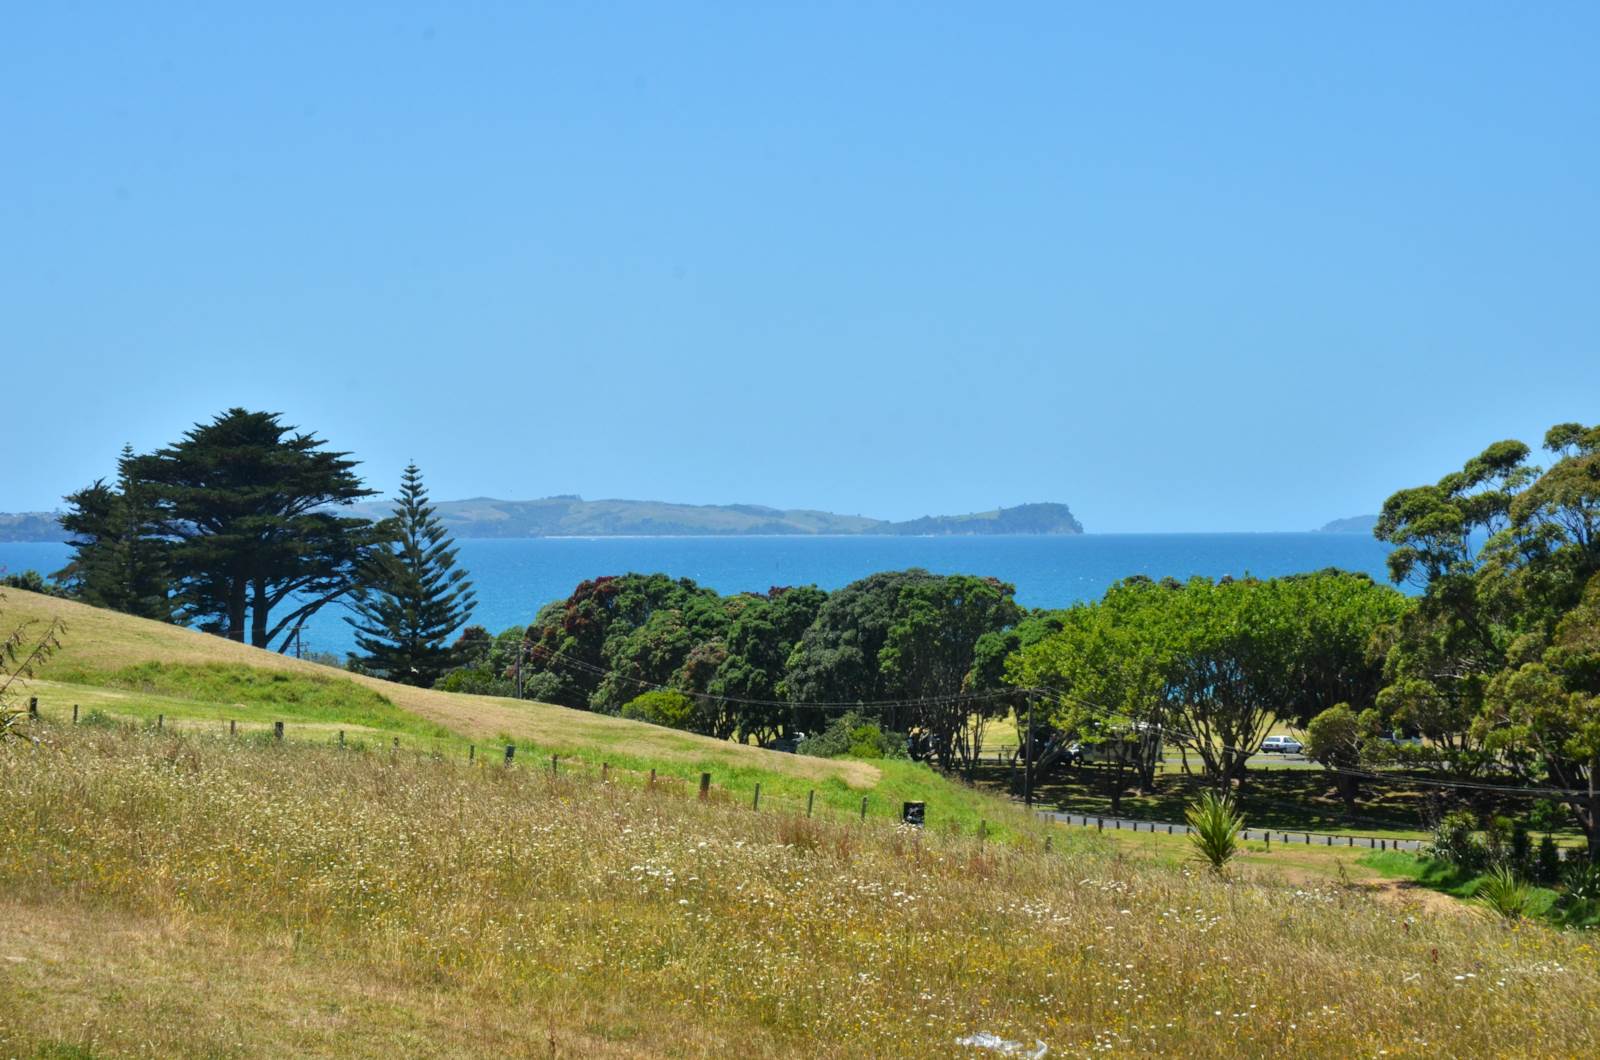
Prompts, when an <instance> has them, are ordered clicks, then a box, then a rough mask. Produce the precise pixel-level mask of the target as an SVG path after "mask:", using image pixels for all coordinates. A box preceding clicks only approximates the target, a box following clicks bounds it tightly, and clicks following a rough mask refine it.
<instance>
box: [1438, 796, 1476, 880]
mask: <svg viewBox="0 0 1600 1060" xmlns="http://www.w3.org/2000/svg"><path fill="white" fill-rule="evenodd" d="M1477 825H1478V822H1477V819H1476V818H1474V817H1473V816H1472V814H1470V813H1468V812H1467V811H1465V810H1455V811H1452V812H1451V813H1447V814H1445V815H1444V816H1443V817H1441V818H1439V822H1438V823H1437V824H1435V825H1434V826H1433V837H1432V839H1431V840H1430V841H1429V843H1428V849H1427V850H1426V853H1427V855H1428V856H1429V857H1432V858H1437V859H1438V860H1440V861H1444V862H1448V863H1449V864H1451V865H1454V866H1455V867H1456V868H1458V869H1461V870H1462V871H1464V872H1472V873H1475V872H1477V871H1479V870H1480V869H1482V868H1483V866H1484V863H1485V861H1486V860H1487V859H1486V856H1485V851H1484V847H1483V844H1482V843H1480V842H1478V839H1477V836H1476V835H1475V834H1474V833H1475V832H1476V831H1477Z"/></svg>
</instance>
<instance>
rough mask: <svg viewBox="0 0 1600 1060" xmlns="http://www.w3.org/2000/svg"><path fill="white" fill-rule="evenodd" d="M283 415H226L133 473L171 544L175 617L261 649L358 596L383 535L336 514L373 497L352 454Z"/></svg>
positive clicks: (283, 641)
mask: <svg viewBox="0 0 1600 1060" xmlns="http://www.w3.org/2000/svg"><path fill="white" fill-rule="evenodd" d="M324 444H325V443H324V442H323V441H322V439H320V438H318V437H316V436H315V435H313V434H310V433H302V432H300V431H299V430H298V429H297V428H294V427H290V426H287V425H285V424H284V423H283V422H282V421H281V420H280V418H279V415H278V414H277V413H271V412H250V411H247V410H245V409H242V408H232V409H228V410H227V411H226V412H223V413H222V414H220V415H218V416H217V417H216V418H214V419H213V420H211V422H209V423H201V424H196V425H195V426H194V428H193V429H191V430H189V431H187V432H185V434H184V436H183V438H182V439H180V440H179V441H177V442H175V443H173V444H172V445H170V446H168V447H166V448H165V449H159V450H157V451H156V452H154V453H151V454H149V455H147V456H139V457H135V458H133V460H131V461H130V462H129V476H130V479H131V480H133V481H137V482H138V483H139V485H140V487H141V488H142V489H144V490H145V491H147V495H148V496H149V497H150V499H151V500H150V503H151V506H152V507H153V509H154V510H155V512H156V514H157V516H158V518H159V532H160V535H161V536H162V537H163V538H164V539H165V540H166V541H167V548H166V553H165V554H166V559H167V563H168V568H169V569H170V570H171V572H172V587H173V597H172V599H173V602H174V603H175V604H176V605H177V614H178V617H179V618H180V619H181V620H183V621H185V622H196V623H198V624H199V626H200V628H201V629H203V630H206V631H207V632H212V633H220V634H223V635H225V636H227V637H229V638H230V639H233V640H239V641H243V640H246V639H247V638H248V640H249V643H251V644H254V645H255V646H256V647H258V648H269V647H272V646H273V644H274V642H276V644H277V647H278V649H279V650H280V651H282V650H286V649H287V648H288V646H289V644H290V643H291V642H292V641H293V639H294V634H295V631H296V630H297V629H298V628H299V627H300V626H301V625H303V624H304V623H305V621H306V619H308V618H310V617H311V616H312V615H313V614H315V613H316V612H317V611H318V610H320V609H321V608H323V607H325V606H327V605H328V604H330V603H332V602H334V601H335V600H339V599H340V598H342V597H344V596H345V595H346V594H348V593H350V592H352V591H353V590H354V589H355V588H356V587H357V576H358V573H359V572H360V570H361V568H362V566H363V564H364V563H365V562H366V560H367V557H368V556H369V555H372V554H374V553H375V552H380V551H382V546H383V542H384V533H383V532H382V531H381V530H380V528H379V527H378V526H377V525H375V524H374V523H372V522H371V521H370V520H367V519H361V518H352V517H347V516H341V515H339V514H337V512H338V509H339V508H341V507H344V506H348V505H350V504H352V503H354V502H356V501H359V500H361V499H362V498H364V497H369V496H371V495H372V494H373V492H374V491H373V490H369V489H366V488H365V487H364V486H363V485H362V484H361V479H360V478H359V477H357V476H356V474H355V471H354V468H355V467H356V462H355V461H354V460H351V459H348V457H349V454H348V453H340V452H329V451H327V450H326V449H324V448H323V446H324Z"/></svg>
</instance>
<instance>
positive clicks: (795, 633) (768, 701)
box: [705, 585, 828, 745]
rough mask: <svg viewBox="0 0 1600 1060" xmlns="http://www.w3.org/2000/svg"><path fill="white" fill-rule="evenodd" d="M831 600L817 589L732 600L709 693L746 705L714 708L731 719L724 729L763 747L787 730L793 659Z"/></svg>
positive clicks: (776, 590) (777, 590) (786, 590)
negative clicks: (787, 701)
mask: <svg viewBox="0 0 1600 1060" xmlns="http://www.w3.org/2000/svg"><path fill="white" fill-rule="evenodd" d="M827 598H828V594H827V593H824V592H823V591H822V590H821V589H818V588H817V587H816V586H814V585H805V586H800V587H798V588H774V589H772V590H770V591H769V592H768V593H767V595H765V596H755V595H750V594H746V595H741V596H737V597H734V598H732V600H731V601H730V608H731V611H732V615H733V618H732V621H731V622H730V623H729V625H728V630H727V634H726V636H725V638H724V645H725V654H724V655H723V656H722V657H721V659H720V661H719V662H718V663H717V668H716V671H715V672H714V673H713V674H712V676H711V678H710V680H709V681H707V682H706V686H705V690H706V691H707V692H709V693H711V694H712V695H715V696H726V697H729V698H731V699H738V700H744V701H747V702H739V703H722V704H719V705H718V706H717V708H716V709H718V710H719V711H720V712H722V713H725V714H728V715H731V717H730V718H728V719H727V720H726V721H724V722H723V725H722V727H730V726H731V728H732V729H733V730H734V731H735V732H736V733H738V734H740V735H741V736H746V735H748V736H751V737H754V738H755V740H756V742H757V743H760V744H762V745H766V744H768V743H770V742H771V741H772V740H774V739H776V738H777V737H778V736H780V735H782V734H783V733H786V732H787V731H788V729H789V724H790V717H791V714H792V711H791V710H790V708H789V707H787V706H786V705H784V700H785V698H786V696H787V692H788V686H787V683H786V680H785V678H786V675H787V672H788V665H789V656H790V655H791V654H792V653H793V651H794V647H795V645H796V644H798V643H799V641H800V638H801V637H802V636H804V635H805V631H806V630H807V629H809V628H810V626H811V623H812V622H814V621H815V620H816V616H817V612H818V611H819V610H820V609H821V608H822V604H823V601H825V600H826V599H827Z"/></svg>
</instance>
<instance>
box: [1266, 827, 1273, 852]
mask: <svg viewBox="0 0 1600 1060" xmlns="http://www.w3.org/2000/svg"><path fill="white" fill-rule="evenodd" d="M1267 853H1268V854H1270V853H1272V832H1271V830H1268V832H1267Z"/></svg>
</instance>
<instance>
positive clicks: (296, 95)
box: [0, 2, 1600, 531]
mask: <svg viewBox="0 0 1600 1060" xmlns="http://www.w3.org/2000/svg"><path fill="white" fill-rule="evenodd" d="M335 6H338V7H340V8H342V9H343V10H342V11H339V12H334V11H330V10H328V8H331V7H335ZM224 8H236V5H203V4H195V5H173V6H168V5H161V4H106V5H79V4H67V3H62V4H36V5H27V6H25V7H22V8H17V9H14V10H12V11H11V12H10V13H9V14H8V15H7V19H6V32H5V34H4V35H3V36H0V128H3V129H4V130H5V135H4V141H3V142H4V146H3V148H0V151H3V152H4V156H5V160H4V164H3V165H0V243H3V245H4V247H5V253H4V254H0V357H3V360H4V364H5V371H4V375H3V378H4V381H5V382H4V386H5V398H6V400H5V408H4V412H3V413H0V442H3V445H4V452H5V454H6V456H5V465H4V466H5V470H4V474H3V476H0V510H13V511H14V510H21V509H35V508H49V507H51V506H53V505H54V504H55V503H56V501H57V498H58V497H59V496H60V495H61V494H62V493H64V492H66V491H68V490H70V489H72V488H75V487H76V486H79V485H82V484H84V483H85V482H87V481H89V480H91V479H93V478H94V477H96V476H98V475H104V474H107V473H109V471H110V470H111V467H112V464H113V460H114V457H115V454H116V451H117V450H118V448H119V447H120V446H121V445H122V444H123V443H124V442H131V443H132V444H133V445H134V446H135V447H137V448H141V449H144V448H151V447H154V446H156V445H160V444H163V443H165V442H167V441H169V440H171V439H173V438H175V437H176V436H177V435H178V434H179V433H180V432H181V431H182V430H183V429H184V428H185V427H186V426H187V425H189V424H190V423H192V422H194V421H196V420H200V419H204V418H207V417H208V416H209V415H211V414H212V413H214V412H216V411H218V410H220V409H222V408H224V407H226V406H229V405H234V404H240V405H245V406H248V407H253V408H269V409H273V410H281V411H283V412H284V413H286V414H287V416H288V417H289V419H290V420H291V421H292V422H296V423H299V424H302V425H304V426H307V427H310V428H313V429H315V430H316V431H317V432H318V433H320V434H322V435H323V436H325V437H327V438H328V439H329V440H330V441H332V442H333V443H335V444H336V445H337V446H338V447H339V448H343V449H349V450H352V451H354V452H355V453H356V455H357V456H359V457H360V458H361V459H363V460H364V461H365V470H366V473H367V475H368V477H369V479H370V481H371V483H372V484H373V485H375V486H377V487H379V488H382V489H385V490H387V489H390V488H392V487H393V485H394V484H395V482H396V480H397V479H398V477H399V469H400V468H401V466H402V465H403V464H404V463H405V462H406V461H407V460H410V459H415V460H416V461H418V462H419V463H420V464H421V465H422V467H423V470H424V472H425V475H426V477H427V480H428V482H429V484H430V486H431V487H432V490H433V493H434V496H435V497H438V498H453V497H465V496H473V495H484V494H487V495H493V496H500V497H516V498H522V497H536V496H545V495H548V494H553V493H569V492H571V493H581V494H583V495H585V496H588V497H603V496H624V497H640V498H656V499H667V500H679V501H691V502H731V501H743V502H759V503H767V504H773V505H779V506H806V507H820V508H829V509H833V510H837V511H842V512H862V513H866V514H872V515H879V516H886V517H896V518H903V517H911V516H916V515H921V514H924V513H939V512H960V511H969V510H976V509H985V508H990V507H993V506H995V505H999V504H1006V505H1009V504H1016V503H1020V502H1023V501H1029V500H1062V501H1066V502H1068V503H1070V504H1071V505H1072V506H1073V508H1074V510H1075V511H1076V512H1077V513H1078V514H1079V516H1080V517H1081V518H1082V520H1083V521H1084V522H1085V524H1086V525H1087V526H1088V528H1089V529H1090V530H1091V531H1094V530H1100V531H1127V530H1217V529H1246V530H1274V529H1303V528H1307V527H1311V526H1316V525H1320V524H1321V523H1322V522H1324V521H1326V520H1328V519H1331V518H1334V517H1337V516H1343V515H1350V514H1356V513H1360V512H1366V511H1372V510H1375V509H1376V508H1377V506H1378V505H1379V503H1381V501H1382V499H1383V497H1384V496H1386V495H1387V494H1388V493H1389V492H1390V491H1391V490H1393V489H1394V488H1397V487H1400V486H1403V485H1411V484H1415V483H1417V482H1421V481H1431V480H1432V479H1434V478H1436V477H1437V476H1438V475H1439V474H1441V473H1443V472H1444V471H1447V470H1449V469H1451V468H1453V467H1456V466H1459V464H1460V462H1461V461H1462V460H1463V459H1464V458H1465V457H1467V456H1469V455H1471V454H1473V453H1475V452H1476V451H1477V450H1478V449H1479V448H1481V446H1482V445H1484V444H1485V443H1487V442H1489V441H1491V440H1494V439H1497V438H1502V437H1521V438H1524V439H1525V440H1527V441H1529V442H1536V441H1537V439H1538V436H1539V435H1540V434H1541V433H1542V432H1543V430H1544V429H1545V428H1546V427H1547V426H1549V425H1550V424H1551V423H1555V422H1558V421H1562V420H1571V419H1579V420H1585V421H1587V422H1595V421H1597V420H1600V298H1596V295H1595V291H1596V268H1595V255H1596V248H1597V247H1600V196H1597V195H1596V193H1595V189H1596V187H1597V178H1600V174H1597V169H1600V135H1597V133H1596V131H1597V130H1600V67H1597V66H1596V64H1595V62H1594V56H1595V54H1596V53H1597V50H1600V7H1597V6H1595V5H1592V4H1568V5H1563V4H1549V5H1537V6H1536V7H1534V6H1528V5H1522V6H1520V9H1517V8H1514V7H1513V6H1512V5H1503V4H1500V5H1472V4H1462V3H1451V4H1436V5H1435V4H1406V5H1393V4H1359V3H1358V4H1341V5H1316V6H1315V9H1313V5H1282V4H1262V5H1227V4H1223V5H1204V7H1201V6H1196V5H1176V4H1172V5H1112V4H1097V5H1088V4H1076V5H1074V4H1040V5H1021V4H1016V5H979V4H952V5H915V6H914V7H913V5H902V4H864V5H863V4H849V5H821V4H807V5H803V6H802V5H796V6H794V7H793V8H789V9H780V8H778V7H777V6H775V5H764V4H757V5H742V4H723V5H698V4H691V3H686V2H677V3H672V4H654V5H639V6H634V5H589V4H582V5H580V4H570V5H560V6H548V7H546V6H537V5H524V4H507V5H493V4H439V5H428V4H410V5H408V4H383V5H373V6H371V7H370V8H369V9H367V10H361V9H360V8H359V7H358V5H323V4H290V3H285V4H276V5H266V6H263V7H262V8H261V9H260V10H257V11H254V12H251V13H241V11H239V10H232V11H228V12H226V13H225V12H224ZM268 8H270V10H268Z"/></svg>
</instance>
